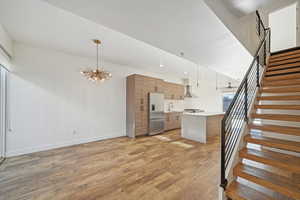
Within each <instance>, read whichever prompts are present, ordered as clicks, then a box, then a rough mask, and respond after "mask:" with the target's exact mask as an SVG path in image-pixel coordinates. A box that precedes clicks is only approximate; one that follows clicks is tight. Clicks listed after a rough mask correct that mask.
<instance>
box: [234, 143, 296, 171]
mask: <svg viewBox="0 0 300 200" xmlns="http://www.w3.org/2000/svg"><path fill="white" fill-rule="evenodd" d="M239 155H240V157H241V158H246V159H248V160H253V161H256V162H259V163H263V164H266V165H270V166H273V167H278V168H282V169H285V170H290V171H293V172H296V173H299V172H300V157H296V156H292V155H288V154H283V153H277V152H274V151H269V150H256V149H247V148H244V149H242V150H241V151H240V152H239Z"/></svg>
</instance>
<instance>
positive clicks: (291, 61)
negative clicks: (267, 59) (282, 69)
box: [269, 57, 300, 67]
mask: <svg viewBox="0 0 300 200" xmlns="http://www.w3.org/2000/svg"><path fill="white" fill-rule="evenodd" d="M295 62H300V58H299V57H297V58H291V59H287V60H281V61H276V62H271V63H270V64H269V67H273V66H278V65H282V64H288V63H295Z"/></svg>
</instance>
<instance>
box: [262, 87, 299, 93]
mask: <svg viewBox="0 0 300 200" xmlns="http://www.w3.org/2000/svg"><path fill="white" fill-rule="evenodd" d="M260 92H261V93H294V92H300V87H289V88H262V89H260Z"/></svg>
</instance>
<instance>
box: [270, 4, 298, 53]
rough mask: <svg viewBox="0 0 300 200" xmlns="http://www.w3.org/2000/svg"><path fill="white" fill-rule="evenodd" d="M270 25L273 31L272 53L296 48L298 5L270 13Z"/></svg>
mask: <svg viewBox="0 0 300 200" xmlns="http://www.w3.org/2000/svg"><path fill="white" fill-rule="evenodd" d="M269 25H270V27H271V30H272V40H271V41H272V43H271V49H272V51H273V52H274V51H279V50H282V49H287V48H291V47H295V46H296V42H297V36H296V34H297V4H293V5H291V6H288V7H285V8H283V9H280V10H277V11H275V12H272V13H270V15H269Z"/></svg>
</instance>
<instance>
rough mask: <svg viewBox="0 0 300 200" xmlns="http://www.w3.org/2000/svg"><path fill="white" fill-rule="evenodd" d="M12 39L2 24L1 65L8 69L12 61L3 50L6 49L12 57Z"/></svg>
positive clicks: (0, 30) (0, 39)
mask: <svg viewBox="0 0 300 200" xmlns="http://www.w3.org/2000/svg"><path fill="white" fill-rule="evenodd" d="M12 44H13V42H12V39H11V38H10V37H9V35H8V34H7V32H6V31H5V29H4V27H3V26H2V25H1V24H0V45H1V48H0V64H1V65H3V66H5V67H6V68H9V67H10V59H9V57H8V56H7V55H6V54H5V53H4V52H3V50H2V48H4V49H5V51H7V52H8V53H9V54H10V55H11V56H12V55H13V51H12Z"/></svg>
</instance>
